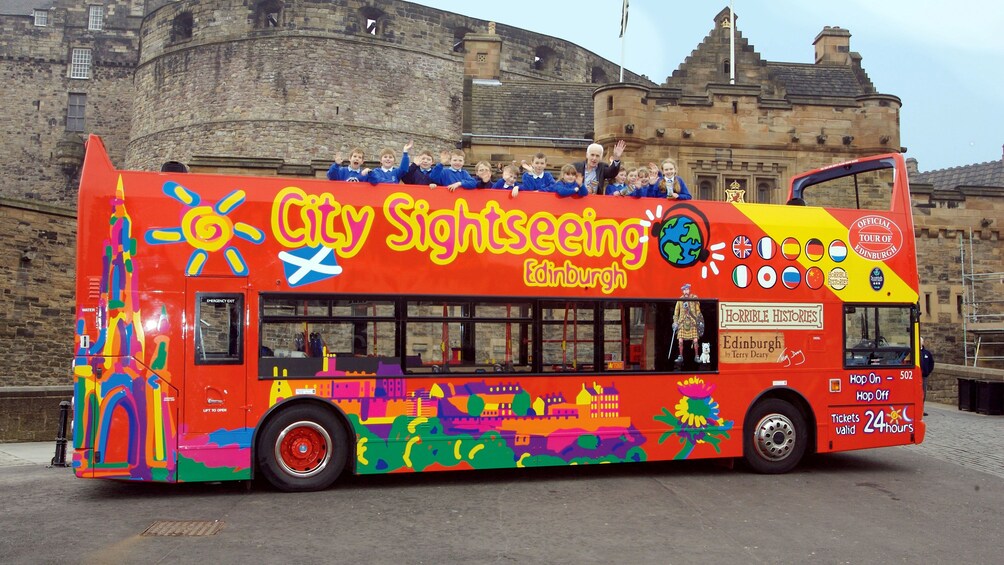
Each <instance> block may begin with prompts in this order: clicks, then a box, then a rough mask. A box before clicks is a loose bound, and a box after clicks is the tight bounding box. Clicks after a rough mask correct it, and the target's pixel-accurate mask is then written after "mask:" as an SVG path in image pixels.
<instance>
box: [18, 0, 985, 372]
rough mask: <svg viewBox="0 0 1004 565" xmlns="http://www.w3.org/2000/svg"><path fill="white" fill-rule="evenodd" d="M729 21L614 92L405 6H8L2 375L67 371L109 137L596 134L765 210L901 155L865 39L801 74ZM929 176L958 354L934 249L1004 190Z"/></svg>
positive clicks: (284, 147)
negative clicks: (674, 63) (838, 165)
mask: <svg viewBox="0 0 1004 565" xmlns="http://www.w3.org/2000/svg"><path fill="white" fill-rule="evenodd" d="M709 15H710V14H709ZM727 16H728V11H727V9H726V10H723V11H722V12H719V13H718V14H717V15H715V16H714V17H709V27H710V31H709V33H708V35H707V37H705V38H704V40H703V41H702V42H701V43H700V44H699V45H697V46H696V47H695V49H694V51H693V53H692V54H691V55H690V56H689V57H688V58H687V59H686V60H685V61H683V62H682V63H681V64H680V66H679V67H678V68H677V69H676V70H675V71H674V72H673V73H672V75H671V76H669V77H667V78H666V80H665V81H663V82H662V83H661V84H657V83H655V82H654V81H651V80H649V79H648V78H647V77H644V76H639V75H637V74H635V73H631V72H629V71H628V72H625V77H624V82H622V83H618V82H615V81H617V80H618V75H619V71H620V69H619V67H618V65H617V64H615V63H613V62H611V61H608V60H605V59H603V58H601V57H599V56H597V55H596V54H594V53H592V52H590V51H588V50H587V49H584V48H582V47H580V46H577V45H574V44H572V43H569V42H567V41H564V40H561V39H557V38H555V37H551V36H547V35H543V34H538V33H533V32H529V31H526V30H523V29H519V28H516V27H512V26H506V25H502V24H494V23H491V22H487V21H484V20H479V19H476V18H470V17H467V16H464V15H461V14H454V13H450V12H445V11H442V10H436V9H433V8H427V7H424V6H419V5H416V4H411V3H409V2H405V1H402V0H334V1H332V0H326V1H323V2H322V1H319V0H305V1H300V2H295V3H294V2H284V1H282V0H258V1H246V0H240V1H238V0H181V1H167V0H147V1H145V2H144V1H143V0H104V1H103V2H100V3H92V4H88V3H81V2H74V1H72V0H31V1H29V0H0V32H2V33H0V78H2V79H3V80H2V81H0V95H2V96H3V99H4V100H5V103H6V104H7V106H6V107H7V108H9V111H8V118H9V119H8V120H7V121H6V122H5V124H4V126H3V137H4V143H2V144H0V218H2V219H3V220H4V221H3V222H0V237H3V240H4V241H5V242H9V244H8V245H5V246H4V247H3V249H2V251H0V254H2V255H0V259H2V261H0V291H2V294H0V309H2V311H3V312H4V316H3V318H2V319H0V342H2V343H4V344H11V343H17V344H18V346H17V347H8V348H7V351H8V357H7V359H8V364H7V366H6V368H5V369H4V370H3V371H0V386H10V385H15V384H31V385H45V384H65V383H66V382H67V380H66V378H67V369H68V367H69V363H70V358H71V351H70V344H71V343H72V328H71V326H70V323H69V320H70V319H72V316H73V299H72V293H73V287H72V272H73V251H74V229H73V228H74V226H73V222H74V207H75V185H76V182H77V179H78V176H79V165H80V159H81V155H82V136H85V135H87V134H90V133H96V134H99V135H101V136H102V138H103V139H104V142H105V145H106V147H107V148H108V149H109V152H110V156H111V158H112V160H113V162H114V164H115V165H116V166H118V167H120V168H129V169H150V170H155V169H157V168H159V166H160V164H161V163H163V162H164V161H168V160H177V161H182V162H185V163H188V164H189V165H190V166H191V168H192V170H193V171H197V172H224V173H232V174H233V173H236V174H255V175H283V176H290V177H320V176H322V175H323V174H324V171H325V170H326V169H327V168H328V166H329V165H330V163H331V159H332V156H333V155H334V153H335V152H337V151H347V150H348V149H350V148H351V147H354V146H357V145H358V146H361V147H362V148H363V149H365V150H366V152H367V154H368V156H369V157H370V159H371V161H375V160H376V153H377V151H379V149H380V148H381V147H384V146H389V147H392V148H395V149H396V150H399V148H400V147H401V146H402V145H403V144H404V143H405V142H406V141H407V140H409V139H414V140H415V142H416V146H417V147H419V148H429V149H441V148H445V147H454V146H461V147H463V148H464V149H465V151H466V152H467V156H468V163H469V164H473V163H474V162H476V161H479V160H488V161H492V162H495V163H505V162H508V161H511V160H513V159H517V160H518V159H521V158H527V157H528V156H529V155H531V154H533V153H535V152H537V151H543V152H544V153H546V154H547V155H548V156H549V166H550V167H552V168H559V167H560V166H561V165H562V164H564V163H566V162H569V161H573V160H581V159H582V157H583V156H584V150H585V147H586V145H587V144H588V143H589V142H591V141H592V140H594V139H595V140H597V141H598V142H600V143H602V144H604V145H605V146H606V147H608V148H609V147H611V146H612V144H613V143H614V142H615V140H617V139H626V140H627V141H628V145H629V147H628V151H627V153H626V156H625V162H626V163H627V164H628V165H636V166H640V165H643V164H647V163H648V162H649V161H659V160H661V159H662V158H664V157H666V156H672V157H674V158H676V159H677V161H678V162H679V165H680V173H681V176H682V177H683V178H684V179H685V180H686V181H687V183H688V184H689V185H690V186H691V188H692V191H693V192H694V194H695V197H698V198H705V199H708V198H716V199H720V198H723V197H724V190H725V188H726V187H733V186H737V187H739V188H741V189H745V199H746V200H747V201H753V202H782V201H783V199H784V198H785V190H786V189H785V186H786V183H787V180H788V178H789V177H790V176H791V175H792V174H793V173H795V172H798V171H801V170H805V169H809V168H813V167H817V166H820V165H823V164H829V163H833V162H838V161H842V160H846V159H850V158H854V157H858V156H862V155H869V154H874V153H880V152H891V151H900V150H901V148H900V132H899V108H900V104H901V103H900V99H899V98H897V97H896V96H893V95H889V94H881V93H878V92H876V91H875V88H874V86H873V84H872V82H871V80H870V79H869V77H868V75H867V73H866V72H865V71H864V68H863V66H862V63H861V62H862V57H861V56H860V55H858V54H857V53H855V52H853V51H851V49H850V37H851V34H850V32H849V31H848V30H844V29H840V28H831V27H825V28H823V29H822V31H821V32H820V33H819V34H818V35H817V36H816V37H815V38H814V39H813V38H806V49H807V50H808V49H814V50H815V62H814V63H812V64H800V63H785V62H772V61H766V60H764V59H763V58H762V57H761V55H760V54H759V53H757V51H756V50H755V48H754V47H753V45H752V43H751V42H750V41H749V40H747V38H745V37H744V36H743V35H742V33H740V32H739V30H738V25H737V26H736V27H737V29H736V33H735V44H736V50H735V56H734V59H735V60H734V61H733V60H732V59H733V57H732V55H731V52H730V49H729V34H730V31H731V28H730V22H729V18H728V17H727ZM737 21H738V20H737ZM733 68H734V69H735V77H736V78H735V81H734V83H732V82H731V81H730V79H729V77H730V71H732V69H733ZM918 182H920V185H919V186H920V187H921V189H920V190H919V192H918V194H917V197H918V199H924V198H926V197H927V195H930V199H931V202H934V203H935V204H934V206H933V207H932V206H930V203H929V202H926V201H925V202H924V203H923V204H924V205H925V206H927V207H921V208H918V212H917V217H918V226H919V227H918V233H917V235H918V237H919V238H921V239H923V240H924V241H925V242H926V243H924V247H923V248H924V249H930V250H931V251H932V253H931V255H932V257H931V258H928V254H927V253H926V252H925V253H924V254H922V257H921V261H922V264H923V267H922V269H923V270H922V277H923V283H924V284H925V285H926V286H925V288H928V289H930V293H931V295H932V296H936V297H937V300H936V301H932V304H934V303H937V305H938V306H937V308H938V310H937V311H935V307H934V306H932V307H931V308H930V309H929V314H927V315H929V316H936V317H937V321H938V323H941V324H944V328H945V329H944V330H939V332H938V333H939V334H942V335H944V336H945V337H944V340H945V342H944V345H943V346H942V345H938V347H939V349H941V350H944V354H945V355H946V356H947V357H948V359H951V358H952V356H951V353H949V351H950V350H951V345H950V344H951V343H952V342H950V341H949V339H950V337H951V336H953V335H954V333H953V332H954V328H955V327H957V324H958V318H957V317H954V316H955V315H954V314H952V313H951V312H952V311H954V310H953V307H952V305H953V304H954V303H953V300H955V298H954V296H955V294H953V293H954V292H955V290H954V289H956V287H960V286H961V285H962V280H961V275H958V276H957V275H956V271H957V269H956V271H952V270H946V269H945V268H944V265H942V263H941V262H942V261H943V260H945V259H946V256H945V254H943V253H940V252H939V253H934V252H933V251H934V250H935V249H940V247H939V246H940V245H942V244H944V243H946V242H950V243H951V245H953V246H955V245H957V243H958V241H957V240H958V237H960V236H959V234H961V233H963V231H966V230H968V228H969V227H973V226H980V222H981V220H982V219H983V218H984V217H985V218H990V219H992V220H993V219H994V218H996V217H998V216H999V207H1000V206H1001V204H1000V202H1004V200H1001V198H1000V196H1001V194H1000V184H997V185H996V187H997V189H992V188H988V187H979V190H976V189H974V188H972V187H968V186H966V187H963V188H962V189H961V190H956V191H955V192H952V191H951V190H949V191H948V192H946V191H945V189H942V188H940V187H939V186H936V185H934V184H930V185H925V184H924V183H925V182H928V181H925V180H924V179H923V178H920V180H919V181H918ZM931 182H933V181H931ZM995 182H996V181H995ZM924 186H930V187H931V188H930V189H926V190H927V192H925V189H924V188H923V187H924ZM956 193H958V194H956ZM959 194H961V195H962V196H964V197H965V198H964V199H963V200H961V201H960V200H958V195H959ZM943 201H944V202H946V203H948V202H955V201H959V202H962V204H960V205H958V206H955V207H952V208H949V207H948V206H947V205H945V206H941V205H940V204H939V203H941V202H943ZM918 203H919V201H918ZM960 210H965V211H966V214H970V213H971V215H973V216H972V218H970V216H969V215H963V216H960V215H958V214H959V212H960ZM977 210H987V212H986V213H985V214H984V213H982V212H977ZM993 210H998V213H997V214H998V216H995V215H993ZM975 216H981V217H980V219H976V217H975ZM973 222H975V224H973ZM920 226H923V227H920ZM925 229H926V230H927V231H924V230H925ZM977 231H978V232H979V234H980V236H979V238H978V242H979V243H980V246H978V247H977V251H976V256H977V257H978V259H977V261H978V262H980V263H981V264H983V265H984V267H985V269H984V270H985V271H988V272H993V271H1000V270H1004V269H1001V268H1000V267H999V263H1000V243H999V230H998V227H997V225H996V221H995V222H994V223H993V225H992V226H991V227H990V228H987V227H986V226H983V227H980V228H979V230H977ZM966 233H968V231H966ZM931 234H935V235H934V236H932V235H931ZM928 240H930V241H928ZM953 249H954V247H953ZM928 260H931V261H932V263H927V262H926V261H928ZM994 261H996V262H997V265H996V267H995V265H994ZM959 264H961V263H959ZM922 302H923V301H922ZM939 339H942V338H939ZM956 357H957V358H956V359H955V360H956V361H959V362H961V361H962V356H956Z"/></svg>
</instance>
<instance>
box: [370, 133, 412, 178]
mask: <svg viewBox="0 0 1004 565" xmlns="http://www.w3.org/2000/svg"><path fill="white" fill-rule="evenodd" d="M414 145H415V142H414V141H409V142H408V143H407V144H406V145H405V146H404V150H403V151H402V152H401V164H400V165H399V166H397V167H395V166H394V151H393V150H392V149H391V148H389V147H385V148H384V149H381V150H380V168H379V169H373V170H372V171H370V174H369V181H370V184H397V183H399V182H401V177H402V176H404V174H405V173H407V172H408V165H409V163H408V151H409V150H410V149H411V148H412V146H414Z"/></svg>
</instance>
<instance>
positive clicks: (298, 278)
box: [279, 245, 342, 287]
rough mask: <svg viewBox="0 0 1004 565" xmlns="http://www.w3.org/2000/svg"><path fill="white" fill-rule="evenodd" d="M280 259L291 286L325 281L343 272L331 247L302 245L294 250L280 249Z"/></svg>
mask: <svg viewBox="0 0 1004 565" xmlns="http://www.w3.org/2000/svg"><path fill="white" fill-rule="evenodd" d="M279 259H280V260H282V266H283V269H284V271H285V274H286V282H287V283H289V286H291V287H297V286H302V285H305V284H310V283H315V282H318V281H323V280H324V279H330V278H331V277H335V276H338V275H340V274H341V273H342V268H341V267H340V266H339V265H338V260H337V259H336V258H335V254H334V253H333V251H332V249H331V248H330V247H325V246H323V245H318V246H317V247H301V248H299V249H294V250H292V251H280V252H279Z"/></svg>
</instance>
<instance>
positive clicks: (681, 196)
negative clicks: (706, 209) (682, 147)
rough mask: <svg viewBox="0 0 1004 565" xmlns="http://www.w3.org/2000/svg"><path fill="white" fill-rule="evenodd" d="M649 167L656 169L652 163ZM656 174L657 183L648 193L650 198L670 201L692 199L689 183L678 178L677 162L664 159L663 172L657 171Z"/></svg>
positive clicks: (653, 184)
mask: <svg viewBox="0 0 1004 565" xmlns="http://www.w3.org/2000/svg"><path fill="white" fill-rule="evenodd" d="M649 167H650V168H652V169H656V167H655V163H650V164H649ZM656 174H657V175H658V176H657V177H656V181H655V182H654V183H652V185H651V186H650V188H649V191H648V196H649V197H650V198H668V199H670V200H690V199H692V196H691V195H690V190H688V189H687V183H685V182H683V179H681V178H680V177H678V176H676V161H674V160H672V159H664V160H663V161H662V170H661V171H660V170H658V169H656Z"/></svg>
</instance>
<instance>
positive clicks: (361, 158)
mask: <svg viewBox="0 0 1004 565" xmlns="http://www.w3.org/2000/svg"><path fill="white" fill-rule="evenodd" d="M365 162H366V154H365V153H364V152H363V150H362V148H360V147H353V148H352V151H351V152H349V164H348V166H342V164H341V163H342V152H341V151H339V152H337V153H335V162H334V163H332V164H331V168H329V169H328V180H344V181H349V182H359V181H366V180H369V173H370V170H369V169H364V168H362V167H363V163H365Z"/></svg>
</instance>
